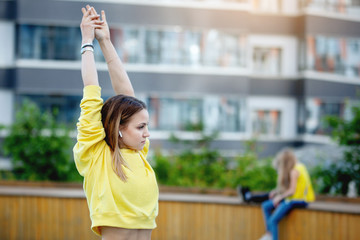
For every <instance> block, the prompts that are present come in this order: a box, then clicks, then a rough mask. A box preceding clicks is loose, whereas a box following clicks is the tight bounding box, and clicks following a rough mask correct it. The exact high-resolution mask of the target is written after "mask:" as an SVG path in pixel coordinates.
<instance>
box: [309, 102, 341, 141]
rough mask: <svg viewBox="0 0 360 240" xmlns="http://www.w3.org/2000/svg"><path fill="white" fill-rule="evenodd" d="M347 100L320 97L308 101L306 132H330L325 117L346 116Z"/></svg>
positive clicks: (321, 133)
mask: <svg viewBox="0 0 360 240" xmlns="http://www.w3.org/2000/svg"><path fill="white" fill-rule="evenodd" d="M346 108H347V107H346V104H345V102H341V101H327V100H323V99H320V98H312V99H307V101H306V113H307V114H306V115H307V117H306V132H307V133H310V134H320V135H323V134H330V129H329V128H328V127H327V124H326V123H325V121H324V119H325V117H327V116H337V117H344V116H345V115H344V113H345V109H346Z"/></svg>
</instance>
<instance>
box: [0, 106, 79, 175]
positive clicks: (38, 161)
mask: <svg viewBox="0 0 360 240" xmlns="http://www.w3.org/2000/svg"><path fill="white" fill-rule="evenodd" d="M55 115H56V114H55V113H53V114H50V113H48V112H46V113H42V112H41V111H40V109H39V108H38V107H37V106H36V104H34V103H32V102H30V101H29V100H25V101H24V102H23V104H22V106H21V107H20V109H19V110H18V111H17V113H16V117H15V122H14V123H13V124H12V125H11V126H9V127H8V135H7V137H6V138H5V139H4V142H3V150H4V154H5V155H7V156H9V157H10V158H11V159H12V164H13V173H14V175H15V177H16V178H17V179H19V180H33V181H37V180H51V181H74V180H78V179H79V178H78V177H77V176H78V174H77V172H76V169H75V166H74V163H73V161H71V159H72V152H71V148H72V145H73V142H72V140H71V138H70V136H69V129H68V128H66V127H65V126H63V125H60V124H58V123H57V122H56V121H55Z"/></svg>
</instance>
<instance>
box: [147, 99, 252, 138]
mask: <svg viewBox="0 0 360 240" xmlns="http://www.w3.org/2000/svg"><path fill="white" fill-rule="evenodd" d="M146 102H147V104H148V110H149V115H150V128H152V129H155V130H166V131H200V130H205V131H210V132H212V131H221V132H243V131H244V130H245V127H244V126H245V112H244V110H245V107H244V102H243V101H242V100H241V99H237V98H227V97H218V96H214V97H204V98H192V97H189V98H177V97H155V96H154V97H148V98H147V101H146Z"/></svg>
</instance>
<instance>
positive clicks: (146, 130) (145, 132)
mask: <svg viewBox="0 0 360 240" xmlns="http://www.w3.org/2000/svg"><path fill="white" fill-rule="evenodd" d="M144 137H146V138H148V137H150V132H149V129H148V127H146V128H145V131H144Z"/></svg>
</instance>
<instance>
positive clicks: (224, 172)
mask: <svg viewBox="0 0 360 240" xmlns="http://www.w3.org/2000/svg"><path fill="white" fill-rule="evenodd" d="M215 137H216V134H211V135H205V134H203V136H202V138H201V139H199V140H198V141H195V142H186V141H180V140H179V139H177V138H176V137H174V136H172V138H171V139H172V141H173V142H175V143H179V144H180V143H182V144H185V145H186V146H187V148H185V149H184V150H183V151H182V152H180V153H179V154H171V155H169V156H166V157H165V156H163V155H162V154H161V152H157V153H156V154H155V156H154V161H155V166H154V170H155V172H156V175H157V178H158V181H159V183H160V184H163V185H171V186H186V187H207V188H235V187H236V186H237V185H239V184H241V185H243V186H248V187H250V188H251V189H254V190H259V191H268V190H271V189H273V188H274V187H275V185H276V172H275V170H274V169H273V168H272V166H271V159H270V158H268V159H261V160H259V159H258V158H257V156H256V155H255V154H254V153H253V151H254V149H251V147H247V148H246V151H245V153H244V154H243V155H241V156H238V157H236V158H235V159H230V158H226V157H223V156H221V155H220V153H219V152H218V151H217V150H211V149H210V148H209V145H210V143H211V142H212V141H213V139H214V138H215ZM252 143H253V142H251V143H250V144H248V146H252ZM231 165H233V166H231Z"/></svg>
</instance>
